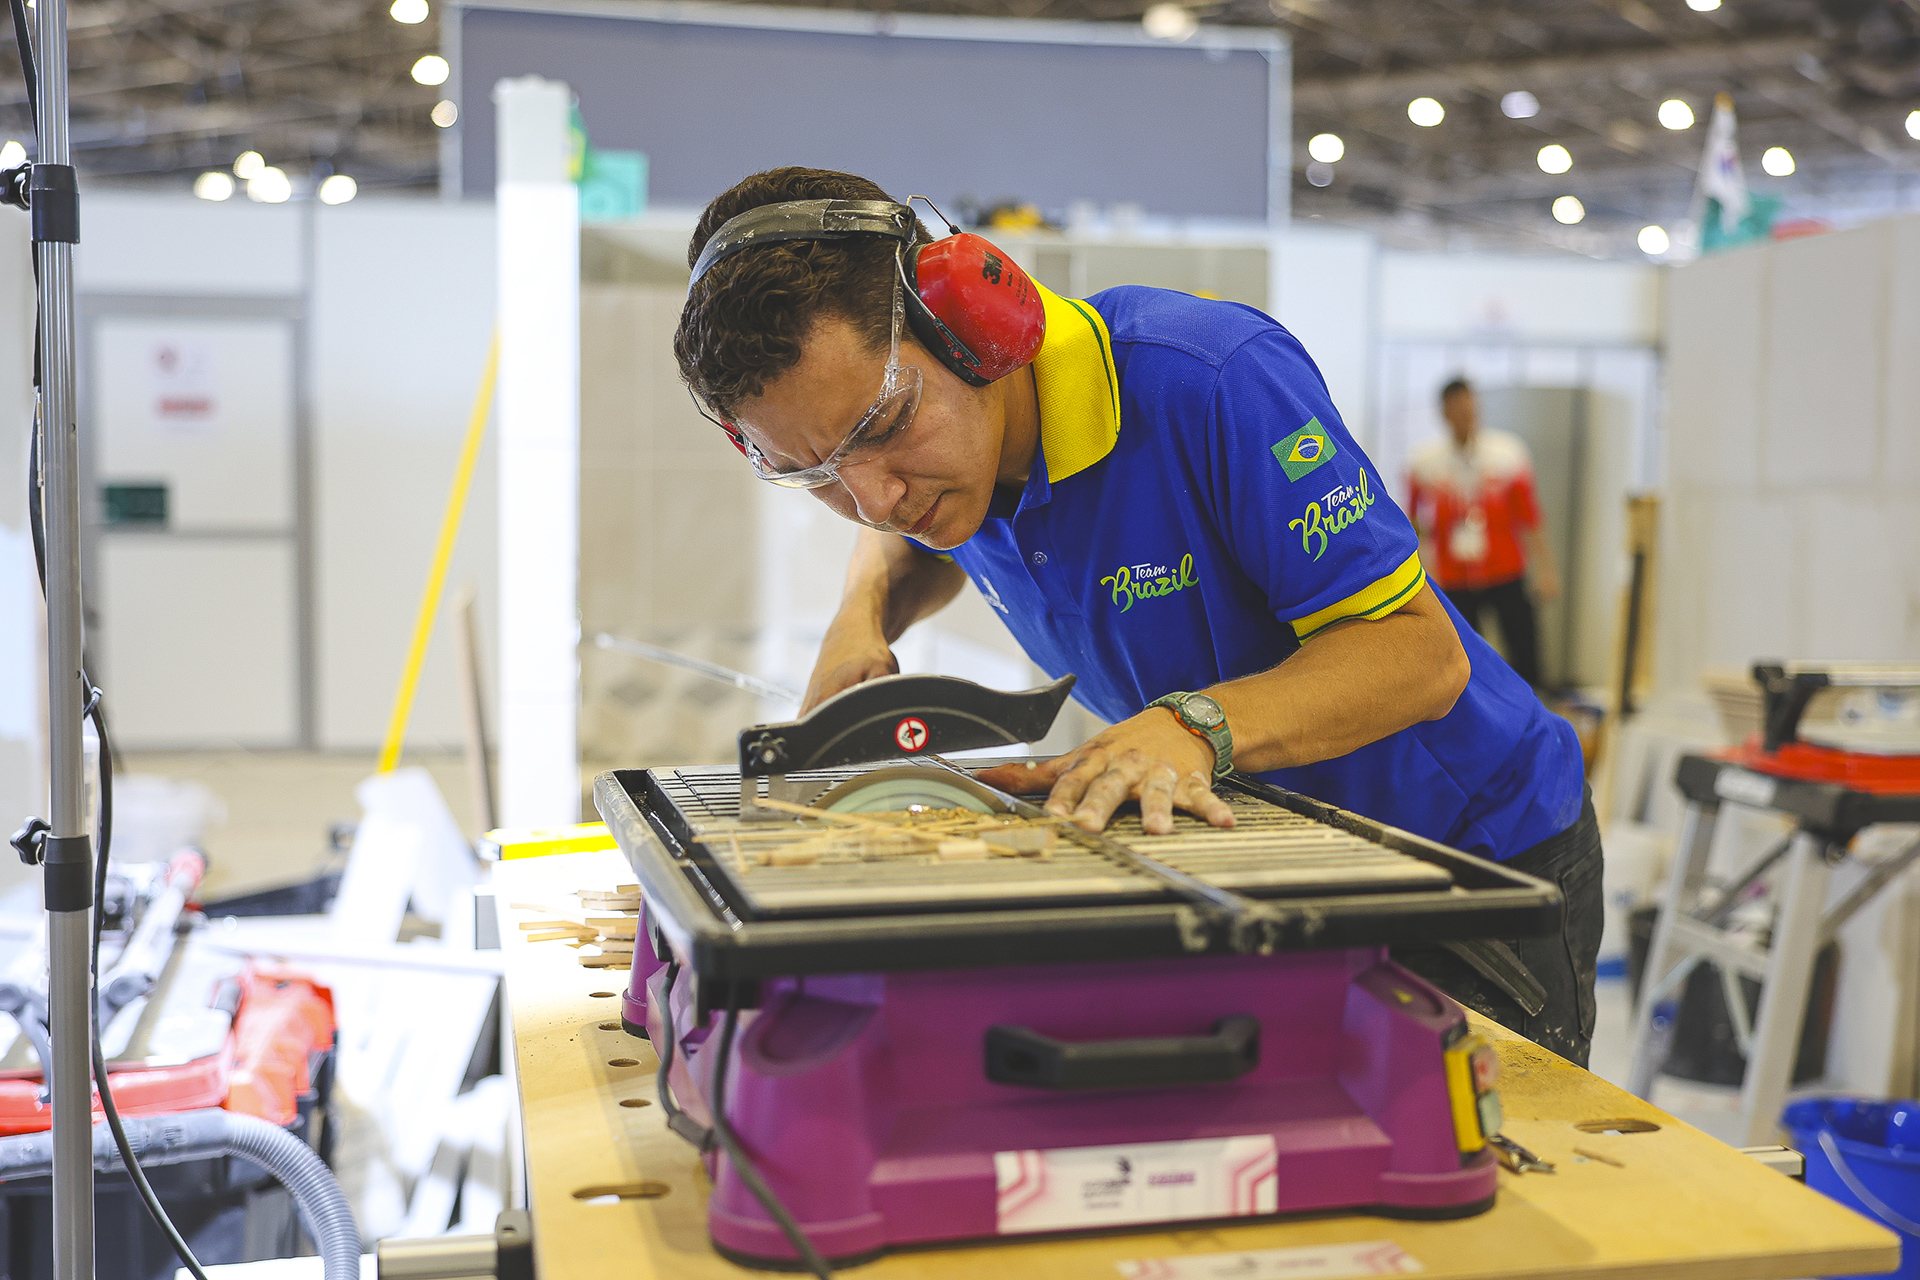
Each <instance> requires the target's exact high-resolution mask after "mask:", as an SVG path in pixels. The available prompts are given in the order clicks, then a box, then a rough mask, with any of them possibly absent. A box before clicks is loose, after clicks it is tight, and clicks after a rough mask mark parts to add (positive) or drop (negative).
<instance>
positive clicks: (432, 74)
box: [413, 53, 453, 84]
mask: <svg viewBox="0 0 1920 1280" xmlns="http://www.w3.org/2000/svg"><path fill="white" fill-rule="evenodd" d="M452 74H453V68H452V67H449V66H448V65H447V60H446V59H445V58H443V57H441V56H440V55H439V54H437V53H430V54H428V55H427V56H426V57H424V58H422V59H420V61H418V62H416V63H414V64H413V78H414V81H415V82H416V83H418V84H445V83H446V82H447V77H448V76H450V75H452Z"/></svg>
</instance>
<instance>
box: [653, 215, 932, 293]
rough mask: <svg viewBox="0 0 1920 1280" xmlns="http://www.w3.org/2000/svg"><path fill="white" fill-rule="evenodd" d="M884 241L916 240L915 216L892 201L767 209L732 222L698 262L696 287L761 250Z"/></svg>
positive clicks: (727, 224) (695, 263) (710, 241)
mask: <svg viewBox="0 0 1920 1280" xmlns="http://www.w3.org/2000/svg"><path fill="white" fill-rule="evenodd" d="M849 236H881V237H884V238H885V239H888V240H898V241H899V242H900V243H901V244H906V243H908V242H909V241H910V240H912V238H913V211H912V210H911V209H909V208H907V206H905V205H903V204H895V203H893V201H891V200H789V201H786V202H785V203H783V204H763V205H761V206H759V207H758V208H754V209H749V210H747V211H746V212H745V213H743V214H740V215H739V216H738V217H734V218H728V219H727V220H726V222H725V223H723V224H722V225H721V227H720V229H719V230H718V231H716V232H714V233H713V238H712V239H711V240H709V241H707V245H706V248H704V249H702V250H701V251H700V256H699V257H698V258H697V259H695V260H694V264H693V279H692V280H690V281H688V285H689V287H691V286H692V285H694V284H697V283H698V282H699V280H700V277H701V276H704V275H705V274H707V272H708V270H710V269H711V268H712V266H713V264H714V263H716V262H723V261H725V260H726V259H728V258H731V257H732V256H733V255H734V254H736V253H739V252H740V251H741V250H742V249H751V248H753V246H755V245H757V244H772V243H775V242H777V241H781V240H844V239H846V238H847V237H849Z"/></svg>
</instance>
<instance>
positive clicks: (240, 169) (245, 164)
mask: <svg viewBox="0 0 1920 1280" xmlns="http://www.w3.org/2000/svg"><path fill="white" fill-rule="evenodd" d="M266 167H267V162H266V161H265V160H262V159H261V158H260V153H259V152H258V151H242V152H241V153H240V154H239V155H238V156H235V157H234V161H233V176H234V177H236V178H238V179H240V181H242V182H251V181H252V180H253V179H255V178H257V177H259V176H260V171H261V170H262V169H264V168H266Z"/></svg>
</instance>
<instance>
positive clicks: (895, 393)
mask: <svg viewBox="0 0 1920 1280" xmlns="http://www.w3.org/2000/svg"><path fill="white" fill-rule="evenodd" d="M903 287H904V286H903V285H902V283H901V272H900V271H899V270H896V271H895V273H894V278H893V346H892V349H891V350H890V351H889V352H888V355H887V372H886V376H885V377H884V378H882V379H881V382H880V394H879V395H878V396H876V397H875V398H874V401H873V404H872V405H871V406H869V407H868V409H867V411H866V413H864V414H863V415H861V418H860V421H859V422H858V423H857V424H855V426H854V428H853V430H852V431H850V432H848V433H847V437H846V439H844V440H842V441H841V442H840V447H839V448H838V449H835V450H834V451H833V454H832V456H831V457H829V458H828V459H827V460H826V461H825V462H822V463H820V464H819V465H818V466H813V467H802V468H800V469H799V470H797V471H782V470H780V469H779V468H778V467H776V466H774V465H773V463H771V462H769V461H768V460H767V456H766V455H765V454H763V453H761V452H760V450H759V448H758V447H757V446H756V445H755V444H754V443H753V441H751V440H749V439H747V437H746V435H745V433H743V432H742V431H741V430H740V429H739V428H738V427H736V426H734V425H733V424H732V423H731V422H724V421H721V419H719V418H716V417H714V415H713V414H711V413H707V409H706V406H705V405H701V406H700V412H701V413H703V414H706V416H707V417H708V418H709V419H711V420H712V421H714V422H718V423H719V424H720V426H721V428H722V429H723V430H724V431H726V433H727V434H728V435H729V436H731V437H733V442H734V443H735V444H737V445H739V446H740V452H742V453H744V454H746V455H747V461H748V462H749V463H750V464H752V466H753V474H755V475H756V476H759V477H760V478H761V479H762V480H765V481H766V482H767V483H768V484H777V485H779V486H780V487H781V488H783V489H823V488H825V487H826V486H827V485H830V484H833V483H834V482H836V481H837V480H839V479H840V469H841V468H842V467H846V466H855V465H858V464H860V463H862V462H866V461H868V460H870V459H872V458H873V457H874V456H875V455H877V454H878V453H879V452H880V451H881V450H882V449H884V448H886V447H887V445H889V444H891V443H892V442H893V441H895V440H897V439H899V438H900V436H901V435H902V434H904V433H905V432H906V430H907V428H908V427H910V426H912V425H913V418H914V415H915V414H916V413H918V412H919V410H920V387H921V377H920V370H918V369H916V368H913V367H911V366H907V367H904V368H903V367H902V366H901V364H900V327H901V324H902V322H903V321H904V320H905V319H906V311H907V308H906V295H905V294H904V293H903V292H902V289H903ZM694 402H695V403H696V404H699V397H698V396H695V397H694Z"/></svg>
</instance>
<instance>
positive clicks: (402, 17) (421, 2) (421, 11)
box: [387, 0, 427, 27]
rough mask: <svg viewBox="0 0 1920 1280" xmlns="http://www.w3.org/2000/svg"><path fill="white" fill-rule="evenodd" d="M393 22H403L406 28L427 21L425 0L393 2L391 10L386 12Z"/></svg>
mask: <svg viewBox="0 0 1920 1280" xmlns="http://www.w3.org/2000/svg"><path fill="white" fill-rule="evenodd" d="M387 12H388V13H390V14H392V15H393V20H394V21H395V22H404V23H406V24H407V25H408V26H410V27H411V26H413V25H414V24H415V23H420V22H425V21H426V20H427V0H393V8H391V9H389V10H387Z"/></svg>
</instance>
